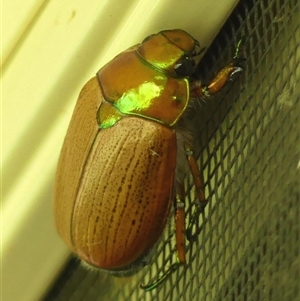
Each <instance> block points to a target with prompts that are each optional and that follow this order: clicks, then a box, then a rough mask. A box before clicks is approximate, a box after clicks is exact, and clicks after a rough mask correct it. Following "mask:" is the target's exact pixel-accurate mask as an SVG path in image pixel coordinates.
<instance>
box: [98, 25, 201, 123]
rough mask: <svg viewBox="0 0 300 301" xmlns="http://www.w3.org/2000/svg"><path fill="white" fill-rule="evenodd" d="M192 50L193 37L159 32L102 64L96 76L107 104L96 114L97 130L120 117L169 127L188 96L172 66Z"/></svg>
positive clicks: (184, 83) (186, 84) (186, 83)
mask: <svg viewBox="0 0 300 301" xmlns="http://www.w3.org/2000/svg"><path fill="white" fill-rule="evenodd" d="M184 45H185V46H186V48H185V49H184V47H183V46H184ZM194 48H195V44H194V40H193V38H192V37H191V36H190V35H188V34H187V33H185V32H184V31H182V30H174V31H163V32H161V33H158V34H156V35H153V36H150V37H149V38H147V39H145V40H144V42H143V43H142V44H140V45H137V46H135V47H131V48H130V49H128V50H127V51H125V52H122V53H121V54H119V55H118V56H116V57H115V58H114V59H113V60H112V61H110V62H109V63H108V64H107V65H105V66H104V67H103V68H102V69H101V70H100V71H99V72H98V74H97V75H98V79H99V83H100V86H101V88H102V92H103V96H104V98H105V100H106V101H107V102H108V104H107V105H105V106H104V105H101V107H100V108H99V111H98V122H99V125H100V127H101V128H107V127H111V126H112V125H114V124H115V123H116V122H117V121H118V120H119V119H120V118H122V116H124V115H136V116H141V117H143V118H147V119H150V120H155V121H157V122H159V123H162V124H166V125H168V126H173V125H174V124H175V123H176V122H177V121H178V119H179V118H180V116H181V115H182V114H183V112H184V111H185V109H186V107H187V104H188V101H189V96H190V95H189V81H188V78H186V77H183V78H179V77H178V75H177V74H176V72H175V65H176V63H177V62H178V61H179V60H180V59H182V58H183V57H186V56H187V55H188V54H189V53H192V52H193V51H194ZM187 51H188V52H187ZM109 104H110V106H112V107H113V108H108V105H109Z"/></svg>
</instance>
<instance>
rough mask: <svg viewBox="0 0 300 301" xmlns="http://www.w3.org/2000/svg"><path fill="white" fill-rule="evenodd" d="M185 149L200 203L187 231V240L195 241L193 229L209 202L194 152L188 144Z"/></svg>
mask: <svg viewBox="0 0 300 301" xmlns="http://www.w3.org/2000/svg"><path fill="white" fill-rule="evenodd" d="M184 148H185V152H186V157H187V160H188V164H189V167H190V170H191V173H192V177H193V181H194V184H195V188H196V195H197V198H198V202H199V203H198V206H197V208H196V210H195V212H194V213H193V215H192V217H191V219H190V222H189V225H188V227H187V230H186V236H187V239H188V240H189V241H192V240H194V239H195V236H196V235H193V234H192V228H193V226H194V224H195V223H196V221H197V220H198V217H199V214H200V213H201V212H202V210H203V209H204V207H205V206H206V204H207V200H206V198H205V195H204V181H203V177H202V174H201V173H200V171H199V168H198V165H197V161H196V158H195V156H194V153H193V150H192V148H191V147H190V145H189V144H188V143H185V144H184Z"/></svg>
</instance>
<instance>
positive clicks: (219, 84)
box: [191, 37, 245, 99]
mask: <svg viewBox="0 0 300 301" xmlns="http://www.w3.org/2000/svg"><path fill="white" fill-rule="evenodd" d="M244 40H245V37H242V38H241V39H240V41H239V42H238V44H237V47H236V50H235V54H234V57H233V60H232V63H231V64H229V65H228V66H226V67H224V68H223V69H221V70H220V71H219V72H218V73H217V75H216V76H215V77H214V79H213V80H212V81H211V82H210V83H209V84H208V85H206V86H203V85H202V83H201V81H195V82H192V83H191V95H192V96H193V97H196V98H202V99H203V98H208V97H210V96H211V95H213V94H215V93H217V92H219V91H221V90H222V88H224V87H225V85H226V84H227V82H228V81H229V80H231V79H232V78H233V75H234V74H236V73H239V72H241V71H243V69H242V67H241V66H240V64H241V63H242V62H243V61H245V59H244V58H240V57H239V54H240V51H241V46H242V45H243V43H244Z"/></svg>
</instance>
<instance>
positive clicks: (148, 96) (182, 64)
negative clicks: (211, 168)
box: [54, 29, 242, 290]
mask: <svg viewBox="0 0 300 301" xmlns="http://www.w3.org/2000/svg"><path fill="white" fill-rule="evenodd" d="M238 50H239V48H237V52H236V55H235V57H234V59H233V62H232V63H231V64H229V65H228V66H226V67H225V68H223V69H222V70H221V71H220V72H219V73H218V74H217V75H216V77H215V78H214V79H213V80H212V81H211V82H210V83H209V84H208V85H206V86H204V85H202V83H201V82H200V81H199V80H196V79H194V77H193V76H194V71H195V66H196V64H195V57H196V56H198V55H199V54H200V53H201V52H202V50H201V49H200V44H199V42H198V41H197V40H196V39H194V38H193V37H192V36H191V35H190V34H188V33H187V32H186V31H184V30H181V29H173V30H163V31H160V32H159V33H157V34H153V35H151V36H149V37H147V38H146V39H144V41H143V42H142V43H140V44H138V45H135V46H133V47H131V48H129V49H127V50H126V51H124V52H122V53H120V54H119V55H117V56H116V57H115V58H114V59H112V60H111V61H110V62H108V63H107V64H106V65H105V66H104V67H102V68H101V69H100V70H99V71H98V73H97V75H96V76H95V77H93V78H92V79H90V80H89V81H88V82H87V83H86V85H85V86H84V87H83V89H82V90H81V92H80V95H79V98H78V101H77V103H76V106H75V109H74V112H73V116H72V119H71V122H70V125H69V128H68V132H67V135H66V137H65V141H64V144H63V147H62V151H61V154H60V158H59V163H58V167H57V173H56V179H55V185H54V216H55V223H56V228H57V230H58V233H59V235H60V236H61V238H62V239H63V241H64V242H65V243H66V244H67V246H68V247H69V248H70V249H71V250H72V251H73V252H74V253H75V254H77V256H78V257H79V258H80V259H81V260H82V261H84V262H85V263H87V264H88V265H90V266H93V267H96V268H98V269H101V270H106V271H109V272H111V273H112V274H114V275H117V276H118V275H121V276H124V275H131V274H133V273H135V272H136V271H138V270H139V269H140V268H142V267H143V265H145V260H144V259H145V258H146V257H147V254H148V253H149V250H151V249H152V248H153V246H154V245H155V244H156V242H157V241H158V239H159V237H160V236H161V234H162V231H163V229H164V227H165V225H166V223H167V219H168V216H169V213H170V209H171V206H172V204H173V206H174V208H175V209H174V212H175V229H176V234H175V235H176V248H177V254H178V261H179V264H185V262H186V259H185V247H184V245H185V232H186V230H185V214H184V187H183V173H184V170H185V165H187V166H189V168H190V170H191V173H192V176H193V179H194V183H195V187H196V192H197V197H198V200H199V204H203V205H205V204H206V199H205V196H204V189H203V181H202V177H201V175H200V172H199V169H198V167H197V163H196V159H195V157H194V155H193V151H192V139H191V137H190V136H189V135H188V134H186V133H185V132H181V131H180V130H178V124H180V122H181V120H184V118H185V114H186V112H187V108H188V107H190V106H191V104H192V103H193V102H194V101H197V100H199V99H201V98H206V97H209V96H210V95H212V94H214V93H216V92H218V91H219V90H221V89H222V88H223V86H224V85H225V84H226V82H227V81H228V80H230V79H231V78H232V75H233V74H234V73H237V72H240V71H241V70H242V68H241V67H240V64H239V63H240V60H239V59H238V56H237V53H238ZM184 156H185V157H186V159H187V160H186V162H187V164H186V162H183V161H184V160H183V161H182V160H181V159H180V158H181V157H184ZM179 264H173V265H172V266H171V267H170V268H169V269H168V270H167V271H166V273H165V274H164V275H163V276H162V277H160V278H158V280H157V281H156V282H155V283H154V284H150V285H145V286H143V288H144V289H146V290H150V289H153V288H154V287H156V286H157V285H158V284H160V283H161V282H162V281H163V280H164V279H165V277H166V276H167V275H169V274H170V273H171V272H172V271H173V270H175V269H177V267H178V265H179Z"/></svg>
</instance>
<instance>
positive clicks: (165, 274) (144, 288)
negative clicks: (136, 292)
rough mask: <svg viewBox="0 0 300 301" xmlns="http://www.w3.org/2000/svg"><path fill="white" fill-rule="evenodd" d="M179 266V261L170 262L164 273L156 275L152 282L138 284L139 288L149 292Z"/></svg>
mask: <svg viewBox="0 0 300 301" xmlns="http://www.w3.org/2000/svg"><path fill="white" fill-rule="evenodd" d="M179 266H180V263H178V262H177V263H174V264H172V265H171V266H170V267H169V268H168V269H167V270H166V271H164V273H163V274H162V275H161V276H160V277H158V278H157V279H156V280H155V281H154V282H152V283H149V284H146V285H144V284H142V283H141V284H140V288H141V289H143V290H145V291H147V292H149V291H152V290H153V289H155V288H157V287H158V286H159V285H160V284H161V283H162V282H164V281H165V280H166V278H167V277H169V276H170V275H171V274H172V273H173V272H175V271H177V269H178V267H179Z"/></svg>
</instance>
